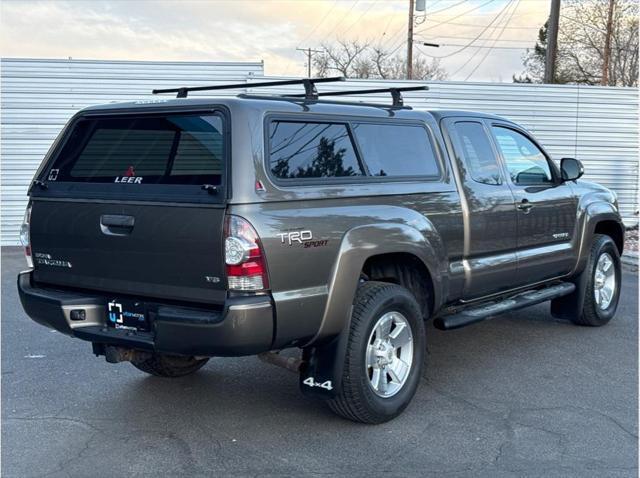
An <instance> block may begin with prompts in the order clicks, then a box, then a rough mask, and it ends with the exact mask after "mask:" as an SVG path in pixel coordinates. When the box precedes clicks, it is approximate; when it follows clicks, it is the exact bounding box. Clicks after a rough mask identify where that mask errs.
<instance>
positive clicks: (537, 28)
mask: <svg viewBox="0 0 640 478" xmlns="http://www.w3.org/2000/svg"><path fill="white" fill-rule="evenodd" d="M427 22H436V20H431V19H429V18H427ZM436 23H437V22H436ZM446 24H447V25H456V26H460V27H473V28H482V27H485V26H486V25H477V24H475V23H457V22H446ZM440 25H442V22H441V23H440ZM437 26H438V25H433V26H431V27H427V28H429V29H431V28H435V27H437ZM507 29H508V30H540V27H507Z"/></svg>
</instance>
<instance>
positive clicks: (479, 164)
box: [455, 121, 502, 185]
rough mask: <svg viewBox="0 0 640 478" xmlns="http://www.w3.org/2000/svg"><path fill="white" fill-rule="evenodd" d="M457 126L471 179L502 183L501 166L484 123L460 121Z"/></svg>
mask: <svg viewBox="0 0 640 478" xmlns="http://www.w3.org/2000/svg"><path fill="white" fill-rule="evenodd" d="M455 128H456V133H457V134H458V138H459V139H460V143H461V145H462V152H463V156H464V162H465V164H466V166H467V172H468V174H469V176H471V179H473V180H474V181H475V182H477V183H483V184H493V185H496V184H502V173H501V172H500V166H499V165H498V160H497V159H496V156H495V154H494V152H493V148H492V147H491V143H490V141H489V137H488V136H487V133H486V132H485V129H484V126H483V125H482V123H478V122H477V121H459V122H457V123H456V126H455Z"/></svg>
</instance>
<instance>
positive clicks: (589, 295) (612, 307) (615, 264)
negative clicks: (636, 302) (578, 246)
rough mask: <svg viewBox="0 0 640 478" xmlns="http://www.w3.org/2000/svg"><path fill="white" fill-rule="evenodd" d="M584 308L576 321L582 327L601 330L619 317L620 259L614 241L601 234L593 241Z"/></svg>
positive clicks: (575, 318) (587, 270) (577, 315)
mask: <svg viewBox="0 0 640 478" xmlns="http://www.w3.org/2000/svg"><path fill="white" fill-rule="evenodd" d="M585 273H587V274H589V276H588V279H587V283H586V290H585V299H584V306H583V309H582V311H581V313H578V314H576V315H575V316H574V317H573V318H572V321H573V322H574V323H575V324H578V325H587V326H592V327H599V326H601V325H605V324H606V323H608V322H609V321H610V320H611V319H612V318H613V316H614V315H615V313H616V309H617V308H618V300H619V298H620V282H621V279H622V272H621V265H620V255H619V253H618V248H617V247H616V245H615V243H614V242H613V240H612V239H611V238H610V237H608V236H604V235H601V234H596V235H595V236H594V239H593V244H592V246H591V251H590V254H589V263H588V264H587V268H586V271H585Z"/></svg>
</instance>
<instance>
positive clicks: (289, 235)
mask: <svg viewBox="0 0 640 478" xmlns="http://www.w3.org/2000/svg"><path fill="white" fill-rule="evenodd" d="M278 236H280V243H281V244H286V245H288V246H292V245H294V244H296V243H297V244H302V246H303V247H304V248H305V249H308V248H310V247H322V246H326V245H327V244H328V243H329V240H328V239H322V240H317V241H314V240H313V233H312V232H311V231H309V230H304V231H290V232H281V233H279V234H278Z"/></svg>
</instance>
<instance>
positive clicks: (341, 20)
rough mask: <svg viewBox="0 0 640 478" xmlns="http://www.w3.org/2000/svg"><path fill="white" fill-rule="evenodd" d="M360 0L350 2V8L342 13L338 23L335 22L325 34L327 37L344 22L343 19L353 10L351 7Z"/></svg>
mask: <svg viewBox="0 0 640 478" xmlns="http://www.w3.org/2000/svg"><path fill="white" fill-rule="evenodd" d="M359 1H360V0H355V1H354V2H353V3H352V4H351V8H349V10H348V11H347V13H345V14H344V16H343V17H342V18H341V19H340V20H339V21H338V23H336V24H335V25H334V26H333V28H332V29H331V31H330V32H328V33H327V34H326V35H325V36H326V37H327V38H329V36H330V35H332V34H333V32H334V31H336V29H337V28H338V27H339V26H340V25H341V24H342V22H344V20H345V19H346V18H347V17H348V16H349V14H350V13H351V11H352V10H353V8H354V7H355V6H356V5H357V4H358V2H359Z"/></svg>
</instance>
